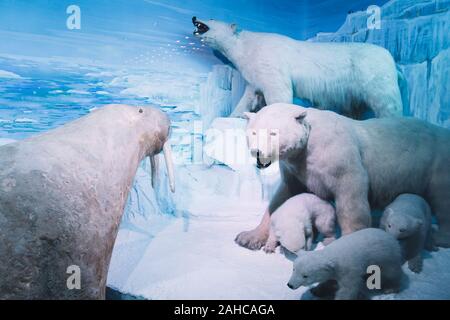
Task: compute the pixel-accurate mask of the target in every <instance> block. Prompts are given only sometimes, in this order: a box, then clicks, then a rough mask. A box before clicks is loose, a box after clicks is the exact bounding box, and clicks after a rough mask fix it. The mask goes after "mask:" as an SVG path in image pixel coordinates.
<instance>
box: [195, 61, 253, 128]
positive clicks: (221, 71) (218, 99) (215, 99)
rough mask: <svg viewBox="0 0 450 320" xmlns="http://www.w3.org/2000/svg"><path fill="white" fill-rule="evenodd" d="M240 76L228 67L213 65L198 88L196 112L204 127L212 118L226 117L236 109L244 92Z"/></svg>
mask: <svg viewBox="0 0 450 320" xmlns="http://www.w3.org/2000/svg"><path fill="white" fill-rule="evenodd" d="M245 83H246V82H245V80H244V78H243V77H242V76H241V74H240V73H239V72H238V71H237V70H236V69H234V68H232V67H230V66H228V65H214V66H213V69H212V71H211V72H210V73H209V74H208V79H207V80H206V82H205V83H203V84H201V86H200V100H199V104H198V108H197V110H196V112H197V113H198V114H200V115H201V116H202V120H203V123H204V126H205V127H209V125H210V124H211V122H212V121H213V120H214V118H217V117H226V116H228V115H229V114H230V113H231V112H232V111H233V109H234V107H236V105H237V103H238V102H239V99H240V98H241V97H242V94H243V93H244V90H245Z"/></svg>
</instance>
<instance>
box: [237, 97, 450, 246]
mask: <svg viewBox="0 0 450 320" xmlns="http://www.w3.org/2000/svg"><path fill="white" fill-rule="evenodd" d="M247 115H248V117H250V120H249V123H248V127H247V134H248V140H249V148H250V151H251V153H252V155H253V156H255V157H256V158H257V162H258V163H259V164H260V166H261V167H267V166H269V165H270V164H271V161H272V160H274V159H279V166H280V172H281V183H280V186H279V188H278V190H277V192H276V193H275V195H274V196H273V198H272V199H271V202H270V205H269V208H268V210H267V211H266V214H265V215H264V218H263V221H262V223H261V225H260V226H259V227H257V228H256V229H255V230H252V231H247V232H243V233H241V234H239V235H238V236H237V238H236V242H237V243H238V244H240V245H242V246H244V247H247V248H251V249H259V248H261V247H262V246H263V245H264V244H265V243H266V240H267V238H268V236H269V226H270V214H271V213H273V212H275V210H276V209H277V208H278V207H279V206H280V205H281V204H282V203H284V202H285V201H286V200H287V199H289V198H291V197H292V196H294V195H296V194H300V193H303V192H310V193H313V194H315V195H317V196H318V197H320V198H321V199H324V200H334V201H335V203H336V216H337V220H338V223H339V225H340V227H341V230H342V232H343V234H349V233H352V232H354V231H356V230H359V229H363V228H367V227H369V226H370V224H371V218H370V210H371V208H372V209H377V208H379V209H384V208H385V207H386V206H387V205H388V204H390V203H391V202H392V201H393V200H394V199H395V197H397V196H398V195H400V194H402V193H413V194H417V195H420V196H422V197H423V198H424V199H425V200H426V201H427V202H428V203H429V204H430V207H431V209H432V212H433V213H434V214H436V216H437V219H438V222H439V231H438V232H437V233H436V241H437V245H439V246H443V247H449V246H450V166H449V163H450V130H448V129H444V128H441V127H438V126H435V125H432V124H430V123H427V122H425V121H421V120H418V119H414V118H403V117H396V118H384V119H370V120H365V121H357V120H352V119H349V118H346V117H343V116H340V115H338V114H336V113H334V112H330V111H323V110H317V109H313V108H309V109H306V108H303V107H299V106H296V105H289V104H274V105H271V106H268V107H265V108H263V109H262V110H261V111H259V112H258V113H256V114H254V113H248V114H247ZM264 130H270V134H262V133H264ZM262 131H263V132H262ZM263 137H265V138H267V139H268V140H269V141H265V142H266V143H261V142H262V141H258V140H261V139H262V138H263ZM272 141H276V142H278V143H272Z"/></svg>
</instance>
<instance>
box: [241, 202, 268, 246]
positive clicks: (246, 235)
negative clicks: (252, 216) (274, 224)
mask: <svg viewBox="0 0 450 320" xmlns="http://www.w3.org/2000/svg"><path fill="white" fill-rule="evenodd" d="M269 232H270V212H269V209H267V210H266V212H265V213H264V216H263V218H262V220H261V222H260V224H259V225H258V226H257V227H256V228H255V229H253V230H250V231H243V232H241V233H239V234H238V235H237V237H236V239H235V240H234V241H235V242H236V243H237V244H238V245H240V246H242V247H244V248H247V249H250V250H259V249H261V248H262V247H263V246H264V245H265V244H266V242H267V239H268V238H269Z"/></svg>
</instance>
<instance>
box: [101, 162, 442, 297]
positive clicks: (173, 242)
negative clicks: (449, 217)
mask: <svg viewBox="0 0 450 320" xmlns="http://www.w3.org/2000/svg"><path fill="white" fill-rule="evenodd" d="M211 171H214V170H211ZM211 174H213V173H212V172H211ZM202 194H203V195H204V196H203V197H201V195H202ZM265 206H266V203H264V202H258V201H254V202H245V203H244V202H237V201H235V200H234V199H232V198H227V197H225V196H210V195H207V194H206V195H205V193H202V192H199V196H198V197H194V198H191V201H189V205H187V207H186V208H185V209H186V211H187V212H186V213H185V214H183V216H181V217H167V216H150V217H147V218H144V217H135V218H132V219H129V220H128V221H125V222H124V223H122V225H121V228H120V231H119V234H118V237H117V241H116V244H115V248H114V252H113V258H112V261H111V266H110V271H109V277H108V285H109V286H110V287H112V288H114V289H117V290H119V291H120V292H123V293H127V294H132V295H135V296H140V297H143V298H146V299H250V300H251V299H267V300H272V299H293V300H296V299H314V297H313V296H312V295H311V294H310V292H309V291H308V288H305V287H301V288H299V289H298V290H295V291H293V290H291V289H289V288H288V287H287V285H286V284H287V281H288V279H289V277H290V275H291V270H292V262H291V261H290V260H288V259H287V258H286V257H285V255H284V254H282V253H280V251H279V249H277V252H276V253H274V254H266V253H264V251H262V250H260V251H250V250H247V249H244V248H242V247H239V246H238V245H237V244H235V242H234V238H235V236H236V235H237V234H238V233H239V232H240V231H243V230H249V229H252V228H253V227H254V226H256V225H257V224H258V222H259V220H260V218H261V214H262V213H263V212H264V208H265ZM155 224H156V225H157V226H156V227H155ZM155 228H156V229H157V231H156V232H155ZM320 247H321V244H319V245H318V248H320ZM449 264H450V250H449V249H440V250H439V251H438V252H433V253H426V254H425V260H424V269H423V271H422V273H420V274H414V273H412V272H411V271H410V270H409V269H408V268H407V267H406V265H405V266H404V270H405V273H406V274H407V275H408V277H406V278H405V281H404V284H403V287H404V290H402V291H401V292H400V293H399V294H389V295H375V296H374V297H373V299H450V289H449V288H450V270H449V269H448V265H449ZM406 279H409V280H406Z"/></svg>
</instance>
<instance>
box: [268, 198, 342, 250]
mask: <svg viewBox="0 0 450 320" xmlns="http://www.w3.org/2000/svg"><path fill="white" fill-rule="evenodd" d="M271 224H272V225H271V230H270V236H269V239H268V241H267V244H266V246H265V247H264V250H265V251H266V252H273V251H274V250H275V248H276V247H277V245H278V244H279V243H280V244H281V245H282V246H283V247H284V248H286V249H287V250H289V251H291V252H293V253H296V252H298V251H299V250H302V249H305V250H311V248H312V243H313V240H314V238H315V236H317V234H316V232H315V231H317V232H319V233H321V234H322V235H323V236H324V240H323V243H324V244H325V245H327V244H329V243H331V242H332V241H333V240H334V239H335V225H336V214H335V210H334V208H333V206H332V205H331V204H330V203H328V202H327V201H324V200H322V199H320V198H319V197H317V196H316V195H314V194H312V193H302V194H299V195H296V196H294V197H292V198H290V199H288V200H287V201H286V202H285V203H283V205H281V206H280V207H279V208H278V209H277V210H276V211H275V212H274V213H273V214H272V217H271Z"/></svg>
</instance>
